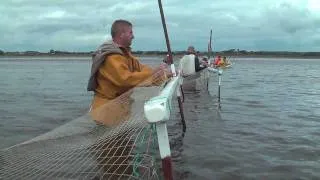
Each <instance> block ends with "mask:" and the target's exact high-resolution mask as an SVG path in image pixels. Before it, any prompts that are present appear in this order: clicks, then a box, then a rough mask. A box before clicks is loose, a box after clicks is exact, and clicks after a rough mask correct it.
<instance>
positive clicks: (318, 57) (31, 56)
mask: <svg viewBox="0 0 320 180" xmlns="http://www.w3.org/2000/svg"><path fill="white" fill-rule="evenodd" d="M218 55H220V56H226V57H227V58H232V59H235V58H240V59H242V58H281V59H284V58H292V59H320V55H319V56H318V55H317V56H302V55H301V56H298V55H276V54H270V55H251V54H250V55H243V54H242V55H233V54H232V55H230V54H222V53H219V54H218ZM134 56H137V57H159V58H164V57H165V55H164V54H134ZM182 56H183V54H177V55H174V57H182ZM200 56H206V55H205V54H200ZM28 57H29V58H41V57H44V58H55V57H56V58H72V57H73V58H89V59H91V57H92V56H91V54H36V55H34V54H33V55H28V54H10V55H0V59H1V58H28Z"/></svg>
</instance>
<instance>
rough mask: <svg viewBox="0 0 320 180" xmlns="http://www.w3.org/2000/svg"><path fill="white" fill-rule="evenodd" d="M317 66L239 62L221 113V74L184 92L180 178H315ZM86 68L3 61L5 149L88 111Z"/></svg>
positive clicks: (319, 164)
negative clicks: (199, 87) (200, 87)
mask: <svg viewBox="0 0 320 180" xmlns="http://www.w3.org/2000/svg"><path fill="white" fill-rule="evenodd" d="M143 60H144V62H146V63H149V64H152V65H155V64H157V63H156V60H157V59H156V58H153V59H143ZM319 69H320V61H319V60H299V59H293V60H290V59H274V60H272V59H238V60H235V65H234V66H233V67H232V68H231V69H228V70H226V71H225V72H224V74H223V76H222V87H221V97H222V98H221V103H222V104H221V110H220V111H219V110H218V109H217V96H216V95H217V91H218V88H217V78H213V79H212V81H211V82H210V83H209V91H210V92H209V93H207V92H204V91H203V90H199V91H191V92H186V100H185V103H184V108H185V109H184V112H185V118H186V123H187V131H186V133H185V136H184V137H183V138H182V136H181V134H179V133H181V124H179V123H178V124H175V123H171V124H170V123H169V132H170V137H171V140H172V141H171V145H172V147H173V152H172V153H173V159H174V167H175V174H176V176H178V177H179V178H180V179H318V178H319V177H320V174H319V172H320V133H319V127H320V111H319V108H320V100H319V97H318V96H319V94H320V80H319V79H320V72H319ZM89 70H90V59H80V60H79V59H70V60H67V59H64V60H55V59H46V60H39V59H38V60H37V59H33V60H25V59H18V60H12V59H10V60H4V59H0V102H1V103H0V117H1V121H0V134H1V136H0V139H1V144H0V146H1V148H4V147H8V146H11V145H14V144H16V143H19V142H22V141H25V140H28V139H30V138H31V137H34V136H37V135H39V134H42V133H44V132H47V131H49V130H50V129H53V128H55V127H57V126H59V125H61V124H64V123H65V122H67V121H69V120H71V119H74V118H76V117H79V116H81V115H83V114H84V113H85V112H86V111H87V109H88V105H89V103H90V99H91V93H88V92H87V91H86V83H87V79H88V74H89ZM175 108H177V106H175ZM176 118H177V119H178V118H180V117H179V116H178V115H176ZM176 122H178V121H176ZM178 129H179V130H178Z"/></svg>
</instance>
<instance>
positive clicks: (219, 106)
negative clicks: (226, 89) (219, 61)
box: [218, 69, 222, 109]
mask: <svg viewBox="0 0 320 180" xmlns="http://www.w3.org/2000/svg"><path fill="white" fill-rule="evenodd" d="M221 75H222V69H219V71H218V76H219V85H218V108H219V109H221V101H220V100H221Z"/></svg>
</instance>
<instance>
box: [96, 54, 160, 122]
mask: <svg viewBox="0 0 320 180" xmlns="http://www.w3.org/2000/svg"><path fill="white" fill-rule="evenodd" d="M120 49H121V51H122V54H120V53H109V54H107V55H106V56H105V58H104V60H103V62H101V64H100V66H99V68H98V69H97V70H96V73H94V75H95V82H96V85H95V87H94V92H95V93H94V98H93V101H92V104H91V116H92V118H93V119H94V120H95V121H98V122H100V123H102V124H104V125H108V126H111V125H116V124H118V123H119V122H120V121H122V119H123V117H125V116H129V109H130V98H129V96H130V94H128V95H127V96H128V97H127V98H123V97H122V96H124V95H126V94H124V93H125V92H126V91H128V90H130V89H131V88H133V87H135V86H137V85H139V84H141V83H142V82H144V83H143V85H144V86H148V85H152V84H160V83H161V82H160V81H154V79H153V78H152V73H153V69H152V68H151V67H149V66H147V65H143V64H141V63H140V62H139V61H138V59H137V58H135V57H134V56H133V55H132V54H131V53H130V50H128V49H126V48H120ZM163 80H165V78H163V79H161V81H163ZM120 95H122V96H121V99H119V98H117V97H119V96H120Z"/></svg>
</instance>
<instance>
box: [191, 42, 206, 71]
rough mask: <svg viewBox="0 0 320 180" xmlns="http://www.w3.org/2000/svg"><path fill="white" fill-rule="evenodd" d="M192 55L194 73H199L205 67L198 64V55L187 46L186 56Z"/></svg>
mask: <svg viewBox="0 0 320 180" xmlns="http://www.w3.org/2000/svg"><path fill="white" fill-rule="evenodd" d="M190 54H193V55H195V59H194V61H195V62H194V66H195V71H196V72H198V71H201V70H202V69H205V68H206V67H207V66H206V65H205V64H204V63H200V61H199V57H198V53H197V52H196V50H195V48H194V46H189V47H188V49H187V55H190Z"/></svg>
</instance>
